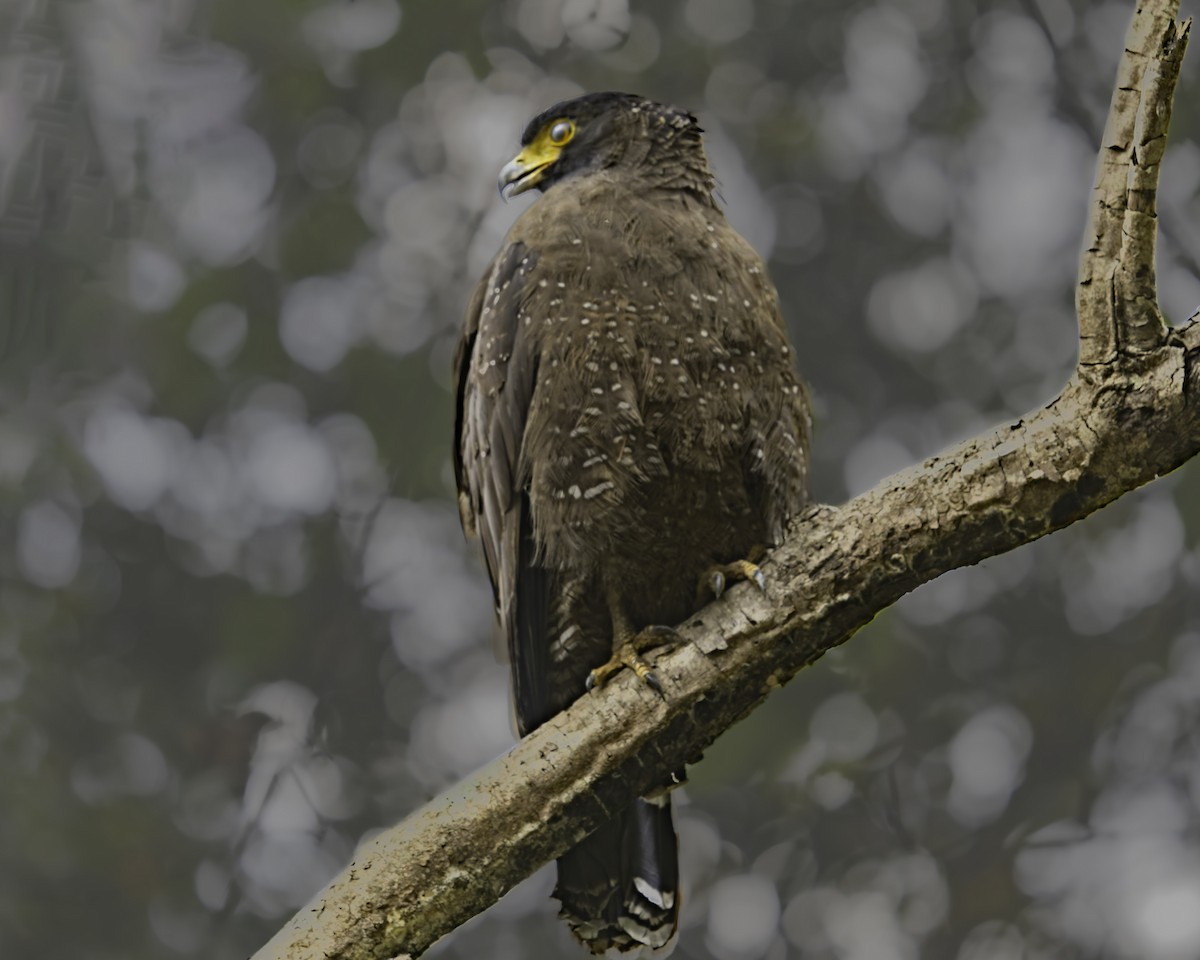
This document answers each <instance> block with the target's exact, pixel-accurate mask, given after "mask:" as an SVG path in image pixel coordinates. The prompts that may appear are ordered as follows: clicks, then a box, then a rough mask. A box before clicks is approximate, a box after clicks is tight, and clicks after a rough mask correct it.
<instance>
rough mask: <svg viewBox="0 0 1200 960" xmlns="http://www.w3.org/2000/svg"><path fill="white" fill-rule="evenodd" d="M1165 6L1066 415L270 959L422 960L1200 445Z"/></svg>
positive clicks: (1097, 262) (261, 958)
mask: <svg viewBox="0 0 1200 960" xmlns="http://www.w3.org/2000/svg"><path fill="white" fill-rule="evenodd" d="M1177 10H1178V2H1177V0H1145V2H1144V4H1143V5H1142V6H1141V7H1140V8H1139V9H1138V12H1137V13H1136V14H1135V16H1134V19H1133V22H1132V24H1131V26H1130V29H1129V34H1128V37H1127V40H1126V51H1125V55H1124V57H1123V58H1122V61H1121V67H1120V71H1119V75H1118V82H1117V88H1116V90H1115V92H1114V95H1113V101H1112V106H1111V109H1110V113H1109V119H1108V124H1107V126H1106V129H1105V134H1104V141H1103V146H1102V147H1101V151H1100V159H1099V164H1098V168H1097V174H1096V186H1095V191H1094V199H1093V203H1092V209H1091V217H1090V221H1089V224H1088V228H1087V234H1086V237H1087V242H1086V249H1085V251H1084V254H1083V257H1082V260H1081V265H1080V281H1079V290H1078V298H1077V308H1078V314H1079V328H1080V338H1081V351H1080V352H1081V358H1080V366H1079V369H1078V371H1077V373H1076V375H1075V376H1074V377H1073V378H1072V379H1071V381H1070V382H1069V383H1068V384H1067V386H1066V387H1065V388H1064V390H1063V392H1062V393H1061V394H1060V395H1059V396H1058V398H1056V399H1055V400H1054V401H1053V402H1051V403H1050V404H1048V405H1047V406H1046V407H1045V408H1043V409H1041V410H1037V411H1033V412H1031V413H1030V414H1028V415H1027V416H1025V417H1023V418H1022V419H1020V420H1018V421H1016V422H1015V423H1010V424H1005V425H1003V426H1001V427H998V428H997V429H995V430H992V431H991V432H990V433H987V434H985V435H982V436H979V437H976V438H974V439H972V440H969V441H967V442H965V443H962V444H960V445H958V446H957V447H955V448H954V449H952V450H950V451H948V452H946V453H944V454H942V455H940V456H937V457H933V458H932V459H930V460H927V461H926V462H925V463H923V464H921V465H919V466H916V467H913V468H910V469H908V470H905V471H903V472H901V473H898V474H896V475H895V476H892V477H890V478H888V479H887V480H885V481H884V482H882V483H881V484H880V485H879V486H877V487H876V488H875V489H874V490H871V491H869V492H868V493H865V494H863V495H862V496H860V497H857V498H855V499H854V500H851V501H850V502H849V503H846V504H845V505H843V506H841V507H836V508H835V507H828V506H822V507H815V508H813V509H811V510H809V511H808V512H806V513H805V514H804V515H803V516H801V517H799V518H798V520H797V522H796V523H795V524H794V525H793V528H792V530H791V532H790V535H789V537H788V539H787V542H786V543H785V544H784V545H783V546H782V547H780V548H779V549H778V550H776V551H775V552H774V553H773V554H772V555H771V557H770V559H769V561H768V562H767V564H766V573H767V578H768V585H769V586H768V591H767V595H766V596H763V595H760V594H759V593H757V592H756V591H755V590H754V589H752V588H747V587H745V586H742V587H739V588H737V589H734V590H732V591H731V592H730V593H729V594H727V595H726V597H725V598H723V599H722V600H721V601H719V602H717V603H714V604H712V605H711V606H709V607H707V608H705V609H704V610H702V611H701V612H700V613H698V614H697V615H696V616H694V617H693V618H692V619H691V620H690V621H688V623H686V624H685V625H684V626H683V628H682V629H681V633H682V635H683V637H684V639H685V640H686V641H688V642H686V643H684V644H682V645H681V646H680V647H679V648H678V649H677V650H675V651H674V652H672V653H670V654H669V655H667V656H664V657H663V658H662V659H660V660H659V662H658V666H657V668H656V669H657V672H658V675H659V677H660V679H661V680H662V682H663V686H664V688H665V691H666V698H665V700H663V699H659V698H658V697H656V696H655V695H654V694H653V693H652V692H651V691H650V690H648V689H647V688H646V687H645V686H644V685H642V684H640V683H637V682H636V681H635V679H634V678H633V677H632V675H631V674H630V673H629V672H625V673H624V674H622V675H620V676H618V677H617V678H616V679H615V680H614V681H613V682H612V683H611V684H609V685H608V686H606V687H605V688H603V689H602V690H601V691H598V692H595V693H592V694H589V695H586V696H584V697H583V698H581V699H580V700H579V701H578V702H576V703H575V704H574V705H573V706H572V707H571V708H570V709H569V710H567V711H566V712H565V713H563V714H560V715H559V716H557V717H555V718H554V719H553V720H551V721H550V722H548V723H546V724H545V725H543V726H542V727H540V728H539V729H538V730H536V731H535V732H534V733H533V734H531V735H530V736H528V737H526V738H525V739H524V740H522V741H521V742H520V743H519V744H518V745H517V746H516V747H514V748H513V749H512V750H511V751H510V752H509V753H508V754H507V755H505V756H503V757H501V758H500V759H498V760H496V761H495V762H494V763H492V764H490V765H489V766H488V767H486V768H484V769H483V770H481V771H479V772H478V773H476V774H474V775H473V776H471V777H469V778H468V779H466V780H464V781H462V782H461V783H459V784H457V785H456V786H455V787H453V788H452V789H451V790H449V791H448V792H446V793H445V794H443V795H442V796H441V797H439V798H438V799H436V800H434V801H433V802H431V803H429V804H428V805H426V806H425V807H424V808H423V809H421V810H418V811H417V812H416V813H414V814H412V815H411V816H410V817H409V818H408V819H406V820H405V821H404V822H402V823H400V824H399V825H398V826H395V827H393V828H391V829H390V830H388V831H385V832H384V833H383V834H381V835H380V836H378V837H376V838H375V839H374V840H373V841H371V842H370V843H369V844H366V845H365V846H364V847H363V848H362V849H360V850H359V851H358V853H357V855H356V857H355V859H354V862H353V863H351V864H350V866H349V867H347V868H346V869H345V870H344V871H343V872H342V874H341V875H340V876H338V877H337V878H336V879H335V880H334V881H333V882H332V883H331V884H330V885H329V886H328V887H327V888H326V889H325V890H324V891H322V892H321V893H320V894H319V895H318V896H317V897H316V898H315V899H314V900H313V901H312V902H311V903H310V904H309V905H308V906H307V907H305V908H304V909H303V910H301V911H300V913H298V914H297V915H296V916H295V917H294V918H293V919H292V920H291V921H290V922H289V923H288V924H287V926H285V927H284V928H283V929H282V930H281V931H280V932H279V933H278V934H277V935H276V936H275V937H274V938H273V939H272V940H271V941H270V942H269V943H268V944H267V945H266V946H264V947H263V948H262V950H260V951H259V952H258V953H257V954H256V955H255V960H282V958H286V960H318V958H319V960H327V958H339V960H360V958H368V957H370V958H382V957H416V956H418V955H419V954H421V953H422V952H423V951H424V950H426V949H427V948H428V947H429V946H430V945H431V944H432V943H433V942H434V941H436V940H437V939H438V938H440V937H441V936H443V935H445V934H446V933H449V932H450V931H451V930H453V929H454V928H455V927H457V926H458V925H459V924H461V923H463V922H464V921H466V920H467V919H469V918H470V917H472V916H474V915H475V914H477V913H479V912H480V911H482V910H483V909H485V908H486V907H487V906H488V905H490V904H491V903H493V902H494V901H495V900H497V899H498V898H499V897H500V896H502V895H503V894H504V893H505V891H507V890H508V889H510V888H511V887H512V886H514V885H515V884H516V883H518V882H519V881H520V880H522V879H523V878H524V877H526V876H528V875H529V874H531V873H532V872H533V871H534V870H536V869H537V868H538V867H539V866H540V865H541V864H543V863H546V862H547V861H549V860H551V859H553V858H554V857H556V856H557V855H559V854H561V853H562V852H563V851H565V850H566V849H568V848H569V847H571V846H572V845H574V844H575V843H577V842H578V841H579V840H581V839H582V838H583V837H584V836H585V835H586V834H587V833H588V832H589V831H590V830H592V829H593V828H595V827H596V826H597V825H599V824H600V823H601V822H602V821H603V820H605V819H606V818H608V817H609V816H610V814H611V812H612V811H615V810H617V809H619V808H620V807H622V806H623V805H624V804H626V803H628V802H629V800H630V798H631V797H633V796H635V795H637V794H639V793H642V792H645V791H646V790H649V789H651V788H653V787H654V786H655V785H657V784H658V783H659V782H661V780H662V779H663V778H664V775H665V774H667V773H668V772H669V771H671V770H677V769H679V768H680V766H681V765H682V764H683V763H684V762H693V761H695V760H696V759H698V758H699V756H700V753H701V751H702V750H704V748H705V747H707V746H708V744H710V743H712V741H713V740H714V739H716V737H717V736H718V735H719V734H720V733H721V732H722V731H724V730H725V729H726V728H728V727H729V726H730V725H731V724H733V723H734V722H735V721H737V720H738V719H740V718H741V717H743V716H745V715H746V714H747V713H749V712H750V711H751V710H752V709H753V708H754V707H755V706H756V705H757V704H758V703H760V702H761V701H762V700H763V699H764V698H765V697H766V696H767V694H768V693H770V692H771V691H772V690H773V689H775V688H776V687H779V686H780V685H782V684H784V683H786V682H787V681H788V680H790V679H791V678H792V676H794V675H795V673H796V672H797V671H798V670H800V669H801V668H803V667H805V666H807V665H808V664H810V663H812V662H813V661H815V660H816V659H818V658H819V657H820V656H821V655H822V654H824V653H825V652H826V651H827V650H829V649H830V648H832V647H834V646H836V645H838V644H840V643H842V642H844V641H845V640H847V639H848V638H849V637H850V636H852V635H853V634H854V633H855V631H857V630H858V629H859V628H860V627H861V626H863V625H864V624H865V623H867V622H868V621H869V620H870V619H871V618H872V617H874V616H875V615H876V614H877V613H878V612H879V611H880V610H882V609H883V608H884V607H886V606H887V605H888V604H890V603H892V602H894V601H895V600H896V599H897V598H898V597H900V596H901V595H903V594H904V593H906V592H908V591H909V590H912V589H913V588H914V587H916V586H917V585H919V584H921V583H924V582H926V581H928V580H931V579H933V578H934V577H936V576H938V575H939V574H942V573H944V572H946V571H947V570H951V569H954V568H956V567H960V566H964V565H967V564H972V563H977V562H978V561H980V560H983V559H984V558H986V557H990V556H993V555H995V554H998V553H1002V552H1004V551H1006V550H1011V549H1012V548H1013V547H1017V546H1020V545H1021V544H1024V543H1028V542H1030V541H1032V540H1035V539H1037V538H1038V537H1041V536H1043V535H1044V534H1047V533H1049V532H1051V531H1052V530H1056V529H1058V528H1060V527H1064V526H1066V525H1067V524H1070V523H1073V522H1074V521H1076V520H1078V519H1080V518H1081V517H1085V516H1087V515H1088V514H1089V513H1092V512H1094V511H1095V510H1098V509H1099V508H1100V507H1102V506H1104V505H1105V504H1107V503H1109V502H1110V501H1112V500H1114V499H1116V498H1117V497H1119V496H1120V495H1121V494H1123V493H1126V492H1128V491H1130V490H1133V489H1135V488H1137V487H1139V486H1141V485H1142V484H1144V483H1147V482H1149V481H1150V480H1153V479H1154V478H1156V477H1158V476H1161V475H1162V474H1164V473H1167V472H1169V471H1171V470H1173V469H1175V468H1176V467H1178V466H1179V465H1180V464H1182V463H1184V462H1185V461H1186V460H1188V459H1189V458H1191V457H1192V456H1194V455H1195V454H1196V453H1197V451H1198V450H1200V404H1198V403H1197V399H1196V398H1197V396H1198V391H1200V325H1198V324H1197V323H1196V322H1190V323H1188V324H1187V325H1186V326H1183V327H1180V328H1176V329H1169V328H1167V327H1166V325H1165V324H1164V322H1163V320H1162V315H1161V312H1160V311H1159V308H1158V302H1157V294H1156V290H1155V281H1154V237H1155V213H1154V198H1155V191H1156V187H1157V179H1158V170H1159V161H1160V159H1161V156H1162V151H1163V146H1164V143H1165V136H1166V131H1167V125H1168V122H1169V119H1170V105H1171V96H1172V93H1173V91H1174V87H1175V82H1176V79H1177V78H1178V74H1179V65H1180V62H1181V60H1182V58H1183V53H1184V48H1185V46H1186V42H1187V36H1188V29H1189V27H1190V21H1186V22H1184V23H1183V24H1176V23H1175V20H1174V16H1175V14H1176V12H1177Z"/></svg>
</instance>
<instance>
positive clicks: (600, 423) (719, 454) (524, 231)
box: [455, 93, 810, 957]
mask: <svg viewBox="0 0 1200 960" xmlns="http://www.w3.org/2000/svg"><path fill="white" fill-rule="evenodd" d="M535 188H536V189H538V190H540V191H542V194H543V196H542V197H541V198H539V199H538V201H537V202H535V203H534V204H533V205H531V206H530V207H529V208H528V209H527V210H526V211H525V212H524V213H523V214H522V215H521V217H520V218H519V219H518V220H517V221H516V223H515V224H514V225H513V227H512V229H511V230H510V231H509V233H508V236H507V237H506V238H505V240H504V244H503V246H502V247H501V249H500V252H499V253H498V254H497V255H496V257H495V259H494V260H493V261H492V263H491V265H490V266H489V267H488V268H487V272H486V273H485V274H484V276H483V279H482V281H481V282H480V284H479V286H478V288H477V289H476V291H475V295H474V297H473V298H472V300H471V304H470V307H469V308H468V311H467V318H466V325H465V329H464V331H463V337H462V341H461V343H460V345H459V351H458V356H457V361H456V376H457V398H458V399H457V403H458V407H457V422H456V442H455V468H456V476H457V480H458V490H459V507H460V510H461V513H462V520H463V525H464V528H465V529H466V530H467V532H468V534H477V535H478V536H479V538H480V540H481V541H482V543H483V552H484V557H485V559H486V562H487V569H488V573H489V574H490V576H491V581H492V587H493V590H494V594H495V604H496V613H497V617H498V620H499V626H500V631H501V634H502V636H503V637H504V641H505V643H506V644H507V648H508V654H509V658H510V660H511V665H512V681H513V696H514V702H515V709H516V715H517V725H518V728H519V730H520V732H521V734H522V735H524V734H526V733H528V732H529V731H531V730H533V729H534V728H535V727H537V726H538V725H539V724H541V723H543V722H544V721H545V720H547V719H548V718H549V717H551V716H553V715H554V714H555V713H557V712H558V711H560V710H562V709H564V708H565V707H566V706H568V705H569V704H570V703H571V702H572V701H574V700H575V699H576V698H578V697H579V696H581V695H583V694H584V693H585V691H586V690H588V689H590V688H591V687H593V686H594V685H596V684H597V683H602V682H603V681H604V680H605V679H607V677H608V676H609V675H610V674H611V673H612V672H614V671H615V670H617V669H620V667H621V666H622V665H624V666H628V667H630V668H631V669H633V670H635V671H636V672H637V674H638V676H640V677H641V678H642V679H643V680H644V681H645V682H646V683H648V684H650V686H652V687H653V688H654V689H655V690H657V691H659V692H660V693H661V694H662V695H664V696H667V697H669V696H670V690H669V689H665V690H664V689H663V687H662V684H661V683H660V682H659V679H658V677H657V676H656V675H655V674H654V672H653V671H652V670H651V669H650V667H649V666H648V665H647V664H646V662H645V661H644V660H643V659H642V657H641V653H642V652H644V651H645V650H646V649H647V648H649V647H652V646H658V645H662V644H663V643H664V641H667V640H669V639H670V637H671V630H670V627H671V625H674V624H678V623H680V622H681V621H683V620H684V619H686V618H687V617H688V616H689V615H690V614H692V613H693V612H694V611H696V610H697V609H699V607H700V606H702V605H703V604H704V603H705V602H707V601H708V600H710V599H711V598H712V596H713V595H714V594H719V593H720V592H721V590H722V589H723V587H724V584H725V583H726V581H727V580H733V579H750V580H754V581H756V582H758V583H759V585H760V586H761V584H762V574H761V573H760V572H759V571H758V568H757V567H756V566H755V564H754V563H753V562H752V561H753V558H754V557H755V556H756V551H757V550H759V549H760V548H761V547H763V546H765V545H767V544H771V543H775V542H777V541H778V540H779V538H780V537H781V535H782V533H783V530H784V525H785V524H786V522H787V520H788V518H789V517H791V516H792V515H794V514H795V513H796V512H797V511H798V510H799V509H800V508H801V507H802V506H803V505H804V503H805V500H806V490H807V466H808V443H809V428H810V417H809V409H808V401H807V396H806V393H805V390H804V388H803V386H802V384H801V382H800V380H799V378H798V376H797V374H796V371H795V365H794V358H793V356H792V351H791V350H790V348H789V346H788V339H787V334H786V331H785V328H784V323H783V319H782V317H781V315H780V310H779V301H778V297H777V295H776V293H775V289H774V287H773V286H772V284H771V281H770V280H769V278H768V277H767V274H766V270H765V268H764V266H763V262H762V260H761V259H760V258H759V256H758V255H757V254H756V253H755V252H754V250H753V249H751V247H750V246H749V244H747V243H746V241H745V240H744V239H742V237H741V236H740V235H738V234H737V233H736V232H735V231H734V230H733V229H732V228H731V227H730V226H729V224H728V223H727V222H726V220H725V217H724V215H723V214H722V213H721V210H720V209H719V208H718V206H717V204H716V202H715V200H714V198H713V189H714V179H713V174H712V171H711V170H710V169H709V165H708V160H707V158H706V157H705V153H704V146H703V142H702V139H701V128H700V126H699V124H698V123H697V122H696V118H695V117H693V116H692V115H691V114H689V113H687V112H686V111H683V110H679V109H676V108H674V107H669V106H665V105H663V104H660V103H655V102H653V101H650V100H646V99H643V98H641V97H637V96H632V95H628V94H619V93H598V94H591V95H588V96H584V97H579V98H578V99H575V100H569V101H566V102H563V103H559V104H556V105H555V106H553V107H551V108H550V109H548V110H546V111H545V112H544V113H542V114H540V115H539V116H537V117H535V118H534V119H533V120H532V121H531V122H530V123H529V125H528V126H527V127H526V128H525V132H524V134H523V135H522V137H521V151H520V153H519V154H518V155H517V157H516V158H515V159H514V160H513V161H512V162H511V163H509V164H508V165H507V166H505V167H504V169H503V171H502V172H501V174H500V189H501V192H502V193H504V192H505V191H507V193H508V194H509V195H512V194H517V193H522V192H524V191H526V190H530V189H535ZM669 786H670V783H664V784H663V789H662V790H660V791H658V792H657V793H656V794H655V795H652V796H650V797H647V798H642V799H633V800H631V802H630V805H629V807H628V808H626V809H625V810H623V811H621V812H619V813H618V814H617V815H616V816H614V817H613V818H612V820H610V821H609V822H607V823H605V824H603V825H602V826H601V827H600V828H599V829H598V830H596V831H595V832H594V833H593V834H592V835H591V836H589V837H588V838H587V839H585V840H584V841H583V842H581V843H580V844H579V845H578V846H576V847H575V848H573V849H572V850H570V851H568V852H567V853H566V854H565V855H563V856H562V857H561V858H560V859H559V861H558V885H557V888H556V890H555V896H556V897H557V898H558V899H559V900H560V901H561V903H562V914H563V916H564V917H565V918H566V920H567V922H568V923H569V924H570V926H571V929H572V931H573V932H574V933H575V935H576V936H577V937H578V938H579V939H580V940H581V941H582V942H583V943H584V944H585V945H586V946H587V947H588V948H589V949H590V950H591V951H592V952H593V953H608V954H612V955H617V956H625V957H637V956H650V955H651V954H652V953H656V954H661V953H663V952H665V951H666V950H669V949H670V947H671V946H673V944H674V940H675V933H676V930H677V928H678V916H679V906H680V891H679V876H678V866H677V858H676V839H675V831H674V828H673V827H672V824H671V807H670V797H669V793H668V791H667V788H668V787H669Z"/></svg>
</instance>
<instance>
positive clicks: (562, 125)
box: [550, 120, 575, 147]
mask: <svg viewBox="0 0 1200 960" xmlns="http://www.w3.org/2000/svg"><path fill="white" fill-rule="evenodd" d="M574 135H575V124H573V123H572V122H571V121H570V120H558V121H556V122H555V123H554V125H553V126H552V127H551V128H550V142H551V143H553V144H555V145H556V146H559V147H561V146H562V145H563V144H564V143H566V142H567V141H568V140H570V139H571V137H573V136H574Z"/></svg>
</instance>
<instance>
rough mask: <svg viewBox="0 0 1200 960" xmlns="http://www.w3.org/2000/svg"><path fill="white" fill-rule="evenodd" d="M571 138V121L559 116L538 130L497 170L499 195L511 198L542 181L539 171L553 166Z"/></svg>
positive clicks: (573, 134) (573, 130)
mask: <svg viewBox="0 0 1200 960" xmlns="http://www.w3.org/2000/svg"><path fill="white" fill-rule="evenodd" d="M574 136H575V122H574V121H573V120H568V119H567V118H566V117H559V118H558V119H557V120H552V121H551V122H550V123H548V124H546V125H545V126H544V127H542V129H541V130H539V131H538V135H537V136H536V137H534V138H533V140H532V141H530V142H529V143H527V144H526V145H525V146H524V147H523V148H522V150H521V152H520V153H518V154H517V155H516V156H515V157H514V158H513V159H512V160H511V161H510V162H509V163H508V164H507V165H506V166H505V167H504V169H503V170H501V171H500V183H499V185H500V195H501V196H502V197H505V198H506V199H507V198H508V197H515V196H516V195H517V194H519V193H524V192H525V191H526V190H529V189H531V188H532V187H534V186H535V185H536V184H537V183H538V182H539V181H540V180H541V179H542V171H543V170H545V169H546V168H547V167H548V166H550V165H551V164H552V163H554V161H555V160H557V159H558V157H559V154H561V153H562V149H563V147H565V146H566V145H567V144H568V143H570V142H571V138H572V137H574Z"/></svg>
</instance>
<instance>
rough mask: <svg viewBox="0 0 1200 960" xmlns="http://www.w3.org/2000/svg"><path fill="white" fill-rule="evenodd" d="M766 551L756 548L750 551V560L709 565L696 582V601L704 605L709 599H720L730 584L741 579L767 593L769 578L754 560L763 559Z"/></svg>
mask: <svg viewBox="0 0 1200 960" xmlns="http://www.w3.org/2000/svg"><path fill="white" fill-rule="evenodd" d="M764 553H765V551H763V550H761V549H759V548H755V549H754V550H751V551H750V556H751V559H749V560H734V561H733V562H732V563H718V564H715V565H713V566H711V567H709V568H708V569H707V570H705V571H704V572H703V573H702V574H700V581H699V583H697V584H696V603H697V604H700V605H703V604H706V603H708V601H709V600H715V599H718V598H719V597H720V596H721V594H723V593H724V592H725V588H726V587H727V586H729V584H731V583H736V582H737V581H739V580H745V581H748V582H750V583H753V584H754V585H755V586H757V587H758V589H759V590H761V591H762V592H763V593H766V592H767V578H766V577H765V576H763V572H762V569H761V568H760V567H759V566H758V564H757V563H755V562H754V561H755V560H761V559H762V556H763V554H764Z"/></svg>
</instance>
